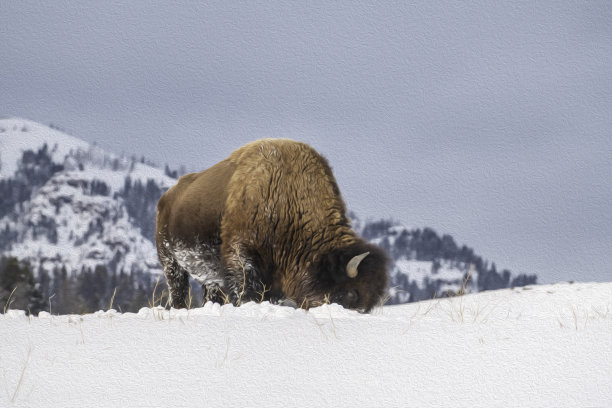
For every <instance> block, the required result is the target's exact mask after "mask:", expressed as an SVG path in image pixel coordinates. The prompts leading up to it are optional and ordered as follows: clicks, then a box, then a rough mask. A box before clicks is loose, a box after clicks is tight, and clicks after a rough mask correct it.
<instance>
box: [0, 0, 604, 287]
mask: <svg viewBox="0 0 612 408" xmlns="http://www.w3.org/2000/svg"><path fill="white" fill-rule="evenodd" d="M126 3H128V4H121V3H119V2H113V1H105V2H79V3H73V2H60V1H53V2H40V3H39V2H36V3H35V2H9V1H5V2H2V3H1V4H0V114H3V115H14V116H21V117H24V118H28V119H32V120H36V121H39V122H42V123H47V124H48V123H55V124H58V125H60V126H62V127H63V128H65V129H67V130H68V131H69V132H70V133H71V134H73V135H75V136H78V137H81V138H83V139H85V140H87V141H90V142H93V141H96V142H98V144H99V145H101V146H102V147H104V148H107V149H108V150H110V151H114V152H117V153H121V152H125V153H130V154H131V153H135V154H137V155H144V156H145V157H148V158H150V159H152V160H154V161H156V162H158V163H160V164H163V163H169V164H170V165H171V166H172V167H178V166H179V165H180V164H184V165H185V166H186V167H187V169H188V170H193V171H195V170H198V171H199V170H202V169H204V168H207V167H209V166H210V165H212V164H214V163H215V162H217V161H219V160H222V159H223V158H225V157H226V156H227V155H228V154H229V153H230V152H231V151H232V150H234V149H235V148H237V147H238V146H240V145H242V144H244V143H246V142H248V141H251V140H254V139H257V138H261V137H290V138H293V139H297V140H302V141H305V142H308V143H310V144H312V145H313V146H314V147H315V148H317V149H318V150H319V151H320V152H321V153H323V154H324V155H325V156H327V158H328V159H329V160H330V162H331V164H332V166H333V167H334V172H335V174H336V177H337V179H338V182H339V184H340V188H341V190H342V192H343V195H344V198H345V200H346V202H347V204H348V205H349V207H350V208H352V209H353V210H355V211H356V212H357V214H358V215H360V216H361V217H362V218H379V217H393V218H395V219H397V220H400V221H402V222H403V223H404V224H406V225H407V226H414V227H423V226H431V227H433V228H435V229H436V230H438V232H440V233H450V234H452V235H453V236H454V237H455V239H456V240H457V241H458V242H459V243H465V244H467V245H469V246H471V247H473V248H474V249H475V250H476V252H477V253H479V254H481V255H482V256H483V257H485V258H487V259H490V260H493V261H495V262H496V264H497V266H498V268H510V269H511V270H512V271H513V272H515V273H520V272H525V273H537V274H538V275H539V277H540V281H541V282H554V281H559V280H579V281H589V280H599V281H610V280H612V3H610V2H603V1H602V2H584V1H577V2H567V1H558V2H524V3H523V2H497V1H492V2H470V3H469V4H464V3H463V2H461V3H458V2H457V3H448V4H442V3H441V4H438V3H436V4H431V3H433V2H428V1H425V2H422V3H418V4H407V2H398V4H394V5H392V4H391V3H388V2H385V3H380V4H378V5H365V4H357V2H348V3H330V2H321V3H315V2H313V3H309V4H302V3H303V2H288V1H282V2H276V3H272V2H260V3H256V2H244V3H242V2H241V3H239V2H225V1H223V2H218V3H216V4H213V5H202V4H199V3H195V2H192V3H187V4H177V3H175V2H146V3H145V2H126ZM77 5H78V6H77Z"/></svg>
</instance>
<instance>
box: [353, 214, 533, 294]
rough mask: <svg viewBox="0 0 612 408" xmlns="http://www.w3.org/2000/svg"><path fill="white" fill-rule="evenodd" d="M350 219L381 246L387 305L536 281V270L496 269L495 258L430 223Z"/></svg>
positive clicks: (364, 235)
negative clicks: (386, 261)
mask: <svg viewBox="0 0 612 408" xmlns="http://www.w3.org/2000/svg"><path fill="white" fill-rule="evenodd" d="M354 224H355V226H356V227H357V230H358V231H359V233H360V235H361V236H363V237H364V238H365V239H367V240H368V241H370V242H372V243H374V244H376V245H378V246H380V247H381V248H383V249H384V250H385V251H386V252H387V253H388V254H389V256H390V258H391V261H392V265H391V269H390V287H391V288H390V291H389V296H390V299H389V303H391V304H397V303H406V302H414V301H419V300H425V299H431V298H433V297H436V296H437V297H444V296H449V295H456V294H463V293H469V292H480V291H484V290H495V289H502V288H507V287H511V286H525V285H529V284H534V283H536V282H537V278H536V276H535V275H518V276H513V275H512V273H511V272H510V271H509V270H507V269H504V270H502V271H500V272H498V271H497V267H496V265H495V263H489V262H488V261H486V260H484V259H483V258H482V257H480V256H478V255H476V254H475V253H474V250H473V249H472V248H469V247H467V246H466V245H461V246H459V245H458V244H457V243H456V242H455V240H454V239H453V237H451V236H450V235H447V234H445V235H442V236H440V235H438V234H437V233H436V232H435V231H434V230H433V229H431V228H424V229H420V228H416V229H408V228H406V227H405V226H403V225H401V224H400V223H398V222H394V221H389V220H379V221H370V222H365V223H362V222H360V221H356V222H355V223H354Z"/></svg>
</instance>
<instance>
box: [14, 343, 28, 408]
mask: <svg viewBox="0 0 612 408" xmlns="http://www.w3.org/2000/svg"><path fill="white" fill-rule="evenodd" d="M31 355H32V347H29V348H28V352H27V354H26V361H25V362H24V363H23V368H22V369H21V374H20V375H19V380H18V381H17V385H16V386H15V391H13V395H12V396H11V403H12V404H14V403H15V401H17V397H18V396H19V390H20V389H21V386H22V385H23V379H24V378H25V373H26V370H27V368H28V364H29V363H30V357H31Z"/></svg>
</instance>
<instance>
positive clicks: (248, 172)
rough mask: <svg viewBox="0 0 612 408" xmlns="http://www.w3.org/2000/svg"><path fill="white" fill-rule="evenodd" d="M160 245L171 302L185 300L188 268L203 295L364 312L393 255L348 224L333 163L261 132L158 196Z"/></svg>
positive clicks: (381, 289) (381, 287) (377, 297)
mask: <svg viewBox="0 0 612 408" xmlns="http://www.w3.org/2000/svg"><path fill="white" fill-rule="evenodd" d="M155 236H156V244H157V250H158V255H159V260H160V262H161V264H162V267H163V269H164V273H165V275H166V279H167V281H168V287H169V291H170V304H171V306H173V307H175V308H181V307H185V306H186V297H187V295H188V293H187V291H188V288H189V274H191V275H192V276H193V277H194V278H195V279H196V280H198V281H199V282H200V283H201V284H202V289H203V291H204V300H205V301H207V300H211V301H214V302H218V303H226V302H231V303H233V304H235V305H239V304H241V303H243V302H246V301H262V300H269V301H271V302H278V303H283V304H292V305H295V306H300V307H304V308H308V307H313V306H318V305H321V304H323V303H326V302H334V303H339V304H341V305H343V306H344V307H348V308H352V309H357V310H360V311H364V312H367V311H369V310H370V309H371V308H372V307H373V306H374V305H376V304H377V303H380V302H381V299H382V297H383V295H384V293H385V290H386V285H387V272H386V269H387V257H386V255H385V253H384V252H383V251H382V250H381V249H380V248H378V247H376V246H374V245H371V244H369V243H367V242H365V241H364V240H363V239H362V238H360V237H358V236H357V235H356V234H355V232H354V231H353V230H352V229H351V228H350V223H349V220H348V218H347V216H346V207H345V205H344V201H343V200H342V197H341V195H340V191H339V190H338V186H337V184H336V180H335V179H334V176H333V174H332V171H331V168H330V167H329V164H328V163H327V160H326V159H325V158H324V157H322V156H321V155H319V154H318V153H317V152H316V151H315V150H314V149H312V148H311V147H310V146H308V145H306V144H304V143H299V142H294V141H292V140H288V139H262V140H258V141H255V142H252V143H249V144H247V145H245V146H243V147H241V148H239V149H238V150H236V151H234V152H233V153H232V154H231V155H230V157H229V158H227V159H226V160H223V161H222V162H220V163H218V164H216V165H214V166H213V167H211V168H209V169H207V170H204V171H203V172H200V173H192V174H187V175H185V176H183V177H181V178H180V179H179V181H178V183H177V184H176V185H175V186H173V187H172V188H171V189H169V190H168V191H167V192H166V193H165V194H164V195H163V196H162V197H161V198H160V200H159V203H158V205H157V217H156V234H155Z"/></svg>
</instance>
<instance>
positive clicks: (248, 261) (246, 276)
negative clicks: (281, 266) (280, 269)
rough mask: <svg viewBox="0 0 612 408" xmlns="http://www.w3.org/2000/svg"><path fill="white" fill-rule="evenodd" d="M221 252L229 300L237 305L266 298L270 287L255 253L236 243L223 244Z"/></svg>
mask: <svg viewBox="0 0 612 408" xmlns="http://www.w3.org/2000/svg"><path fill="white" fill-rule="evenodd" d="M222 253H223V263H224V267H225V272H226V276H227V280H228V284H229V285H228V286H229V289H230V293H229V294H227V295H228V298H229V301H231V302H232V303H233V304H235V305H237V306H239V305H241V304H242V303H246V302H250V301H256V302H257V301H262V300H267V298H268V296H267V292H268V291H269V290H270V287H269V283H268V282H267V279H266V278H265V274H264V273H263V270H262V267H261V261H260V259H259V256H258V255H257V253H256V252H254V251H252V250H249V249H247V248H245V247H244V246H243V245H240V244H237V243H234V244H232V245H226V246H224V247H223V248H222Z"/></svg>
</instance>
